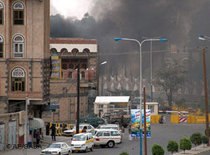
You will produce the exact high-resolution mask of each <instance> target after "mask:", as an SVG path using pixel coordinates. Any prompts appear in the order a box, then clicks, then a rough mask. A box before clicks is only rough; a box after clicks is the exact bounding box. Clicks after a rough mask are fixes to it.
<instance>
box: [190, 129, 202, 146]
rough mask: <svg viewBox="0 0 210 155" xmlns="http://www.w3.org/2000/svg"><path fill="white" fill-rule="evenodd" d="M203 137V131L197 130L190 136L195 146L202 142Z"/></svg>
mask: <svg viewBox="0 0 210 155" xmlns="http://www.w3.org/2000/svg"><path fill="white" fill-rule="evenodd" d="M201 137H202V135H201V133H199V132H195V133H194V134H192V136H190V140H191V142H192V143H193V144H194V145H195V146H197V145H200V144H201V143H202V139H201Z"/></svg>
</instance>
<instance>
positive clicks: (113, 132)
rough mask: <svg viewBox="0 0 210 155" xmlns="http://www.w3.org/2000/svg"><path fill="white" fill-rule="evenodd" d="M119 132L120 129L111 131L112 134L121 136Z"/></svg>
mask: <svg viewBox="0 0 210 155" xmlns="http://www.w3.org/2000/svg"><path fill="white" fill-rule="evenodd" d="M119 135H120V134H119V132H118V131H111V136H119Z"/></svg>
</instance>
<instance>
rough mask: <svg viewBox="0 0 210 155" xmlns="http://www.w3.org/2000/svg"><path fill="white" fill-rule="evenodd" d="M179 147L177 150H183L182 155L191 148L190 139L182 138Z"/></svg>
mask: <svg viewBox="0 0 210 155" xmlns="http://www.w3.org/2000/svg"><path fill="white" fill-rule="evenodd" d="M179 145H180V146H179V148H180V149H182V150H184V153H185V150H190V149H191V148H192V143H191V141H190V139H189V138H187V137H183V138H182V139H181V140H180V144H179Z"/></svg>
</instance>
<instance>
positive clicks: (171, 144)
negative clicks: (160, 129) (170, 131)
mask: <svg viewBox="0 0 210 155" xmlns="http://www.w3.org/2000/svg"><path fill="white" fill-rule="evenodd" d="M178 148H179V146H178V144H177V142H176V141H174V140H170V141H169V142H168V145H167V150H168V152H171V153H172V154H173V153H174V152H178Z"/></svg>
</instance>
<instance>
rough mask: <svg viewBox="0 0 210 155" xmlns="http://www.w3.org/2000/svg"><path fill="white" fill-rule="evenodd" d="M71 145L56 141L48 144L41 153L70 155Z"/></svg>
mask: <svg viewBox="0 0 210 155" xmlns="http://www.w3.org/2000/svg"><path fill="white" fill-rule="evenodd" d="M71 152H72V150H71V147H70V146H69V145H68V144H66V143H65V142H57V143H52V144H50V145H49V146H48V147H47V148H46V149H44V150H42V152H41V155H63V154H68V155H70V154H71Z"/></svg>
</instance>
